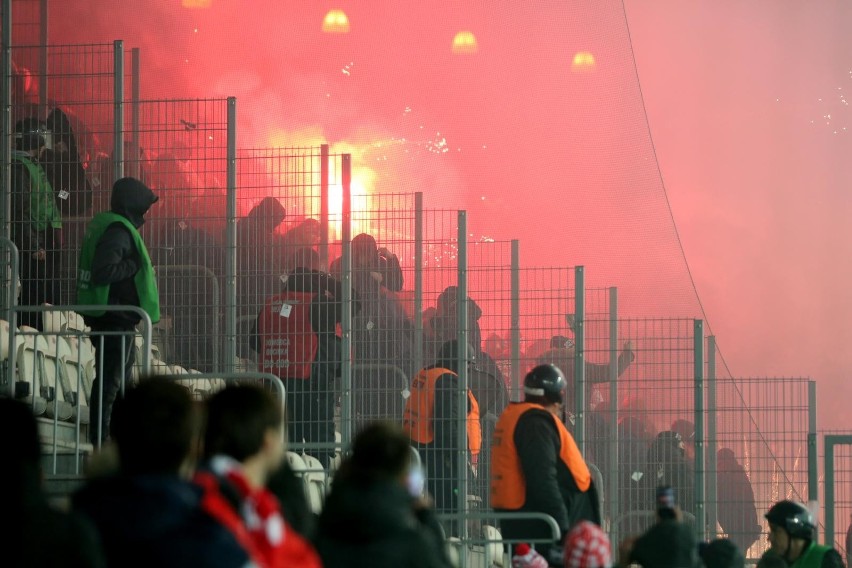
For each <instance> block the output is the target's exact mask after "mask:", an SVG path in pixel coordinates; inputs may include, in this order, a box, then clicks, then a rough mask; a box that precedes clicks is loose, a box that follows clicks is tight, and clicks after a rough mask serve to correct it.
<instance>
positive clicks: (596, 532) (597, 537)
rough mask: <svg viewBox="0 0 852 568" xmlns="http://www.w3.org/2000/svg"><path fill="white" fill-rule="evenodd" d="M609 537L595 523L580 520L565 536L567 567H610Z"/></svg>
mask: <svg viewBox="0 0 852 568" xmlns="http://www.w3.org/2000/svg"><path fill="white" fill-rule="evenodd" d="M611 566H612V552H611V548H610V544H609V537H608V536H606V533H605V532H603V530H602V529H601V528H600V527H599V526H597V525H596V524H594V523H590V522H589V521H580V522H579V523H577V524H576V525H574V528H572V529H571V530H570V531H569V532H568V536H566V537H565V568H610V567H611Z"/></svg>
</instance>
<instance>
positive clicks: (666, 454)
mask: <svg viewBox="0 0 852 568" xmlns="http://www.w3.org/2000/svg"><path fill="white" fill-rule="evenodd" d="M647 474H648V475H649V476H650V478H651V480H652V483H653V487H658V486H660V485H670V486H672V487H673V488H674V490H675V492H676V494H677V496H678V502H679V503H681V508H682V509H683V510H684V511H689V512H692V510H693V509H694V508H695V491H694V487H695V476H694V474H693V472H692V467H691V465H690V463H689V462H688V461H687V460H686V452H685V450H684V447H683V440H682V439H681V437H680V434H678V433H677V432H672V431H671V430H668V431H665V432H660V433H659V434H657V437H656V438H655V439H654V441H653V442H652V443H651V447H650V448H648V472H647ZM652 499H653V493H649V495H648V501H647V502H649V503H650V502H651V500H652Z"/></svg>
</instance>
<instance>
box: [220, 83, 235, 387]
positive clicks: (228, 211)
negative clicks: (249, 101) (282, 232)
mask: <svg viewBox="0 0 852 568" xmlns="http://www.w3.org/2000/svg"><path fill="white" fill-rule="evenodd" d="M227 152H228V173H227V178H228V180H227V203H226V205H225V217H226V219H225V222H226V225H225V352H224V359H225V361H224V365H223V368H224V369H225V371H226V372H229V373H232V372H234V371H235V370H236V367H237V99H236V98H235V97H228V149H227Z"/></svg>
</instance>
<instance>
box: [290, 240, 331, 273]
mask: <svg viewBox="0 0 852 568" xmlns="http://www.w3.org/2000/svg"><path fill="white" fill-rule="evenodd" d="M284 268H285V270H287V272H288V273H290V274H292V273H293V272H296V271H299V270H313V271H316V272H321V271H322V270H323V265H322V260H321V259H320V255H319V253H318V252H317V251H316V249H313V248H311V247H302V248H300V249H298V250H296V251H295V252H294V253H293V254H292V255H290V256H289V257H288V258H287V259H286V261H285V265H284Z"/></svg>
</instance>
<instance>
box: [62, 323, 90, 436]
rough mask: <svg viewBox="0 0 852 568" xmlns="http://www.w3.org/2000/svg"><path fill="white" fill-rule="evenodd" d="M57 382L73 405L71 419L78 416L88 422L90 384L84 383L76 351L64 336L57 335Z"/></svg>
mask: <svg viewBox="0 0 852 568" xmlns="http://www.w3.org/2000/svg"><path fill="white" fill-rule="evenodd" d="M58 341H59V361H60V365H59V382H60V384H61V385H62V391H63V396H64V398H65V400H66V401H67V402H69V403H71V405H72V406H73V411H74V415H73V416H72V417H71V419H72V420H76V419H77V415H79V417H80V423H81V424H88V423H89V407H88V404H87V401H88V399H89V395H90V393H91V389H92V385H91V384H88V385H87V384H86V375H85V370H84V368H83V367H82V365H81V364H80V357H79V354H78V353H77V352H75V351H74V350H73V349H71V345H70V344H69V343H68V341H66V340H65V338H64V337H59V338H58Z"/></svg>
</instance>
